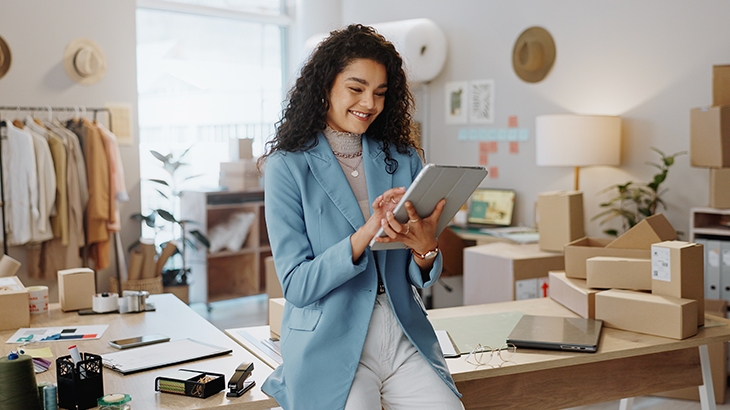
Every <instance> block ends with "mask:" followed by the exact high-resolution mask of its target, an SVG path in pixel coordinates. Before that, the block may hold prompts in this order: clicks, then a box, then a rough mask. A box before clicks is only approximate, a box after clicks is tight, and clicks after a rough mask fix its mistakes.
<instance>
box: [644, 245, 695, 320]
mask: <svg viewBox="0 0 730 410" xmlns="http://www.w3.org/2000/svg"><path fill="white" fill-rule="evenodd" d="M704 256H705V250H704V246H702V245H700V244H696V243H692V242H683V241H666V242H660V243H657V244H654V245H652V246H651V293H653V294H655V295H663V296H673V297H675V298H684V299H694V300H696V301H697V303H698V306H697V308H698V312H697V324H698V325H699V326H702V325H704V324H705V262H704V261H705V259H704Z"/></svg>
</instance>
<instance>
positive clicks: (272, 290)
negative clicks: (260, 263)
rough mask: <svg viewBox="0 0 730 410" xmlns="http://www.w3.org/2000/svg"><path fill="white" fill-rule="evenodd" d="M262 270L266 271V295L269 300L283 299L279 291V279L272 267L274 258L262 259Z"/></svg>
mask: <svg viewBox="0 0 730 410" xmlns="http://www.w3.org/2000/svg"><path fill="white" fill-rule="evenodd" d="M264 267H265V268H264V270H265V271H266V294H267V295H269V299H271V298H283V297H284V292H283V291H282V290H281V283H279V277H278V276H276V267H275V266H274V257H273V256H268V257H266V259H264Z"/></svg>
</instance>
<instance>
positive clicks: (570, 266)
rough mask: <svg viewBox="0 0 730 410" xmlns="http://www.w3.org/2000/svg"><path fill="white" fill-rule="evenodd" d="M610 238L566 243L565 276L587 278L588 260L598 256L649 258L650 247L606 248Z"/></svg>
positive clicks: (586, 239) (583, 239) (582, 239)
mask: <svg viewBox="0 0 730 410" xmlns="http://www.w3.org/2000/svg"><path fill="white" fill-rule="evenodd" d="M609 243H611V239H610V238H581V239H578V240H577V241H573V242H571V243H569V244H567V245H565V276H567V277H569V278H575V279H585V278H586V260H588V259H589V258H593V257H596V256H614V257H620V258H633V259H649V258H651V251H650V250H649V249H621V248H606V245H608V244H609Z"/></svg>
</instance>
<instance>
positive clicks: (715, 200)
mask: <svg viewBox="0 0 730 410" xmlns="http://www.w3.org/2000/svg"><path fill="white" fill-rule="evenodd" d="M690 164H691V165H692V166H694V167H701V168H709V169H710V201H709V205H710V207H712V208H730V190H728V189H727V186H728V184H730V65H717V66H714V67H713V69H712V106H710V107H698V108H693V109H692V110H691V111H690Z"/></svg>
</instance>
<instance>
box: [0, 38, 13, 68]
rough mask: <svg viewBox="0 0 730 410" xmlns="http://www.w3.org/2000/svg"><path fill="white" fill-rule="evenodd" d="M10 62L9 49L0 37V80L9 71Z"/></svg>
mask: <svg viewBox="0 0 730 410" xmlns="http://www.w3.org/2000/svg"><path fill="white" fill-rule="evenodd" d="M10 61H11V58H10V47H8V43H6V42H5V40H4V39H3V38H2V37H0V78H3V77H4V76H5V74H7V73H8V71H9V70H10Z"/></svg>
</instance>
